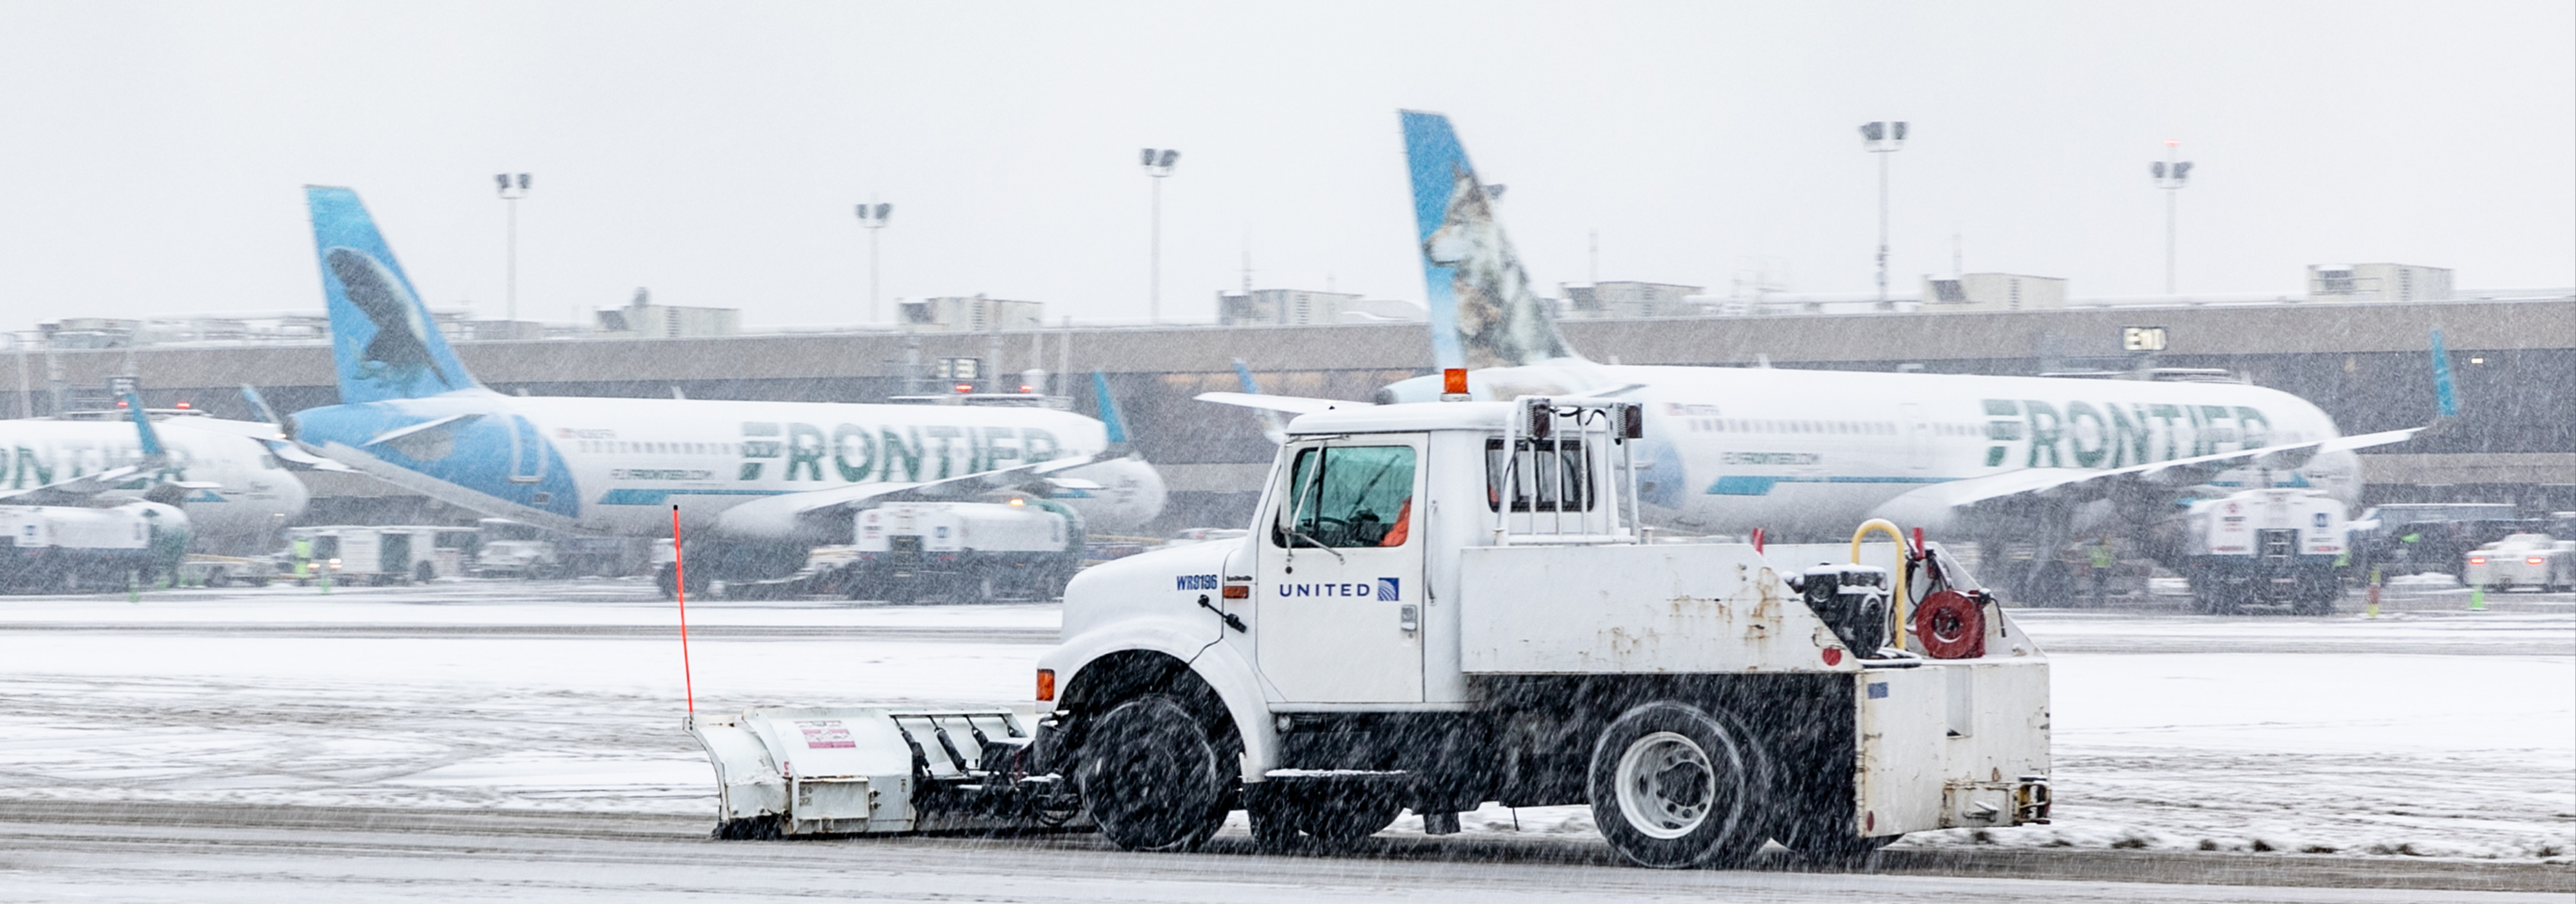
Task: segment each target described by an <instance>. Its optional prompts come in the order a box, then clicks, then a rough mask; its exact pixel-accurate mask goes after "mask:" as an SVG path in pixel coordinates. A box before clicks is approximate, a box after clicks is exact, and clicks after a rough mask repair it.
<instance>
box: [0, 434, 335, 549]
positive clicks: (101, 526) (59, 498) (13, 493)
mask: <svg viewBox="0 0 2576 904" xmlns="http://www.w3.org/2000/svg"><path fill="white" fill-rule="evenodd" d="M121 404H122V405H123V406H124V407H125V409H126V420H127V421H128V423H125V424H110V423H103V422H93V423H87V424H81V426H84V427H98V428H108V429H113V430H116V431H117V432H120V433H124V434H126V435H127V436H128V437H131V438H132V439H133V440H134V443H133V445H132V446H130V447H128V448H127V449H124V450H120V452H119V453H118V454H115V457H114V458H113V459H99V460H93V461H90V462H86V464H97V465H100V467H99V468H98V469H97V470H94V471H90V472H88V473H86V474H79V475H67V474H63V473H60V472H59V471H53V470H51V469H50V468H48V469H47V470H45V471H37V470H36V468H37V466H36V465H34V464H32V463H30V464H29V465H28V470H29V471H32V472H35V473H37V474H39V475H40V480H39V482H38V483H37V485H35V486H13V487H10V488H8V489H6V490H0V537H5V538H6V540H5V541H4V542H0V588H5V589H8V590H34V591H56V592H65V593H69V592H75V591H79V590H82V589H84V588H90V587H105V586H125V585H126V584H127V582H129V581H133V580H136V579H137V578H141V579H144V580H149V579H150V578H151V576H152V575H153V574H154V573H156V572H166V571H168V570H171V569H174V568H176V567H178V564H179V560H180V558H181V557H182V556H183V555H184V554H185V553H186V551H187V547H188V534H189V521H188V513H187V512H185V511H183V510H181V509H180V508H179V507H178V506H177V505H174V504H173V503H175V502H177V501H179V500H180V499H181V498H183V497H185V496H187V495H188V494H189V493H192V492H201V491H204V490H207V489H210V488H211V487H212V486H213V485H212V484H207V483H202V482H189V481H183V480H173V479H168V478H169V474H168V473H167V472H168V470H169V468H170V466H171V451H170V449H168V448H165V447H164V446H163V445H162V444H161V438H160V436H159V435H158V433H157V431H155V430H153V429H152V418H151V415H150V414H149V413H148V412H145V411H144V410H143V401H142V400H141V399H139V398H136V397H134V396H133V395H132V394H131V393H128V394H127V395H126V397H125V400H124V401H123V402H122V403H121ZM10 423H12V424H13V425H23V424H33V423H47V422H40V421H14V422H10ZM54 423H63V422H54ZM50 432H51V433H54V434H56V435H61V434H62V432H61V431H50ZM79 433H80V435H81V438H85V439H86V438H95V436H94V435H93V434H94V431H80V432H79ZM22 435H24V434H22ZM12 451H13V452H19V451H23V450H12ZM27 461H29V458H28V457H27V456H25V455H23V454H13V455H12V464H13V467H12V468H11V470H12V472H13V474H14V473H15V472H17V470H18V469H17V468H16V467H14V465H15V463H17V462H27ZM110 461H122V462H124V463H123V464H114V465H112V466H111V465H110V464H109V462H110ZM55 478H60V479H55ZM290 482H291V481H290ZM129 490H140V491H141V492H142V494H143V496H144V497H145V498H140V499H133V498H128V499H125V500H124V501H122V502H119V501H116V500H117V496H115V495H112V494H117V493H121V492H125V491H129Z"/></svg>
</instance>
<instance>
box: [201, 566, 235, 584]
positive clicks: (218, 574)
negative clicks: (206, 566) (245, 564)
mask: <svg viewBox="0 0 2576 904" xmlns="http://www.w3.org/2000/svg"><path fill="white" fill-rule="evenodd" d="M232 584H233V577H232V575H228V574H225V573H223V572H222V571H221V570H217V571H211V572H207V573H206V586H207V587H230V586H232Z"/></svg>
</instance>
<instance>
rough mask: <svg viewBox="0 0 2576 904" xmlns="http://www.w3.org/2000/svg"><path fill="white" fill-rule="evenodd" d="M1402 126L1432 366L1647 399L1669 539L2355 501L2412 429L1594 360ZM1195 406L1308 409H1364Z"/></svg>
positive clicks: (1247, 397)
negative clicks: (2243, 490) (2310, 497)
mask: <svg viewBox="0 0 2576 904" xmlns="http://www.w3.org/2000/svg"><path fill="white" fill-rule="evenodd" d="M1402 117H1403V124H1404V139H1405V149H1406V153H1407V156H1408V158H1409V162H1410V164H1411V171H1412V182H1413V206H1414V213H1415V217H1416V223H1417V226H1418V229H1419V231H1418V238H1419V242H1420V244H1419V247H1418V251H1419V253H1420V254H1421V255H1422V265H1423V274H1424V277H1425V279H1426V280H1427V281H1428V283H1429V297H1430V311H1431V337H1432V349H1433V357H1434V359H1435V360H1436V361H1437V362H1438V364H1439V366H1440V367H1442V368H1444V369H1445V368H1466V369H1467V388H1468V391H1469V394H1470V395H1472V396H1473V397H1474V398H1477V399H1511V398H1516V397H1520V396H1548V397H1608V398H1619V399H1628V400H1633V401H1636V402H1638V403H1640V404H1641V405H1642V406H1643V408H1644V410H1645V415H1646V418H1647V429H1646V437H1647V439H1646V441H1645V446H1644V447H1643V448H1642V449H1641V450H1640V453H1639V455H1640V459H1641V466H1640V474H1639V476H1638V497H1639V500H1640V501H1641V502H1642V503H1643V504H1644V505H1645V506H1646V507H1647V512H1648V514H1649V516H1650V518H1651V519H1652V520H1654V521H1658V522H1660V523H1662V524H1665V525H1669V526H1673V527H1678V528H1682V529H1688V530H1697V531H1704V532H1712V533H1745V532H1749V531H1751V530H1754V529H1757V528H1763V529H1768V530H1769V531H1771V532H1772V533H1774V534H1775V535H1784V534H1785V535H1792V536H1795V535H1804V536H1807V537H1823V536H1825V535H1826V534H1828V533H1831V532H1835V531H1840V530H1847V529H1849V527H1850V525H1852V524H1855V523H1858V522H1859V521H1860V520H1861V519H1864V518H1870V517H1884V518H1889V519H1892V520H1894V521H1896V522H1897V523H1899V524H1905V525H1909V526H1913V525H1920V526H1923V527H1926V528H1928V529H1931V530H1933V531H1936V532H1950V533H1952V534H1953V535H1954V536H1956V535H1960V534H1963V533H1964V534H1967V535H1970V536H1978V537H1984V538H1989V539H2005V538H2015V537H2018V538H2026V539H2044V538H2045V537H2047V536H2050V535H2054V536H2060V537H2063V536H2067V535H2069V534H2070V533H2071V532H2074V531H2081V530H2088V529H2092V528H2094V527H2096V526H2099V525H2103V524H2106V523H2114V522H2125V523H2129V524H2138V523H2144V522H2146V521H2150V520H2158V519H2161V518H2162V517H2163V516H2164V515H2166V514H2169V513H2170V511H2171V510H2172V507H2173V502H2174V500H2175V499H2176V498H2178V497H2180V496H2182V495H2188V494H2189V493H2190V491H2191V488H2192V487H2195V486H2200V485H2204V484H2220V485H2224V484H2229V483H2242V482H2247V481H2263V480H2267V479H2268V480H2271V481H2272V482H2274V483H2275V484H2276V485H2292V486H2309V487H2314V488H2317V489H2320V490H2322V491H2324V492H2327V493H2330V494H2332V495H2333V496H2334V497H2335V498H2337V499H2340V500H2343V501H2344V502H2345V503H2347V504H2350V503H2352V502H2355V501H2357V500H2358V498H2359V495H2360V490H2361V479H2360V470H2359V461H2358V458H2357V457H2356V456H2355V455H2354V454H2353V452H2352V450H2354V449H2358V448H2363V447H2368V446H2376V445H2382V444H2386V443H2394V442H2399V441H2402V440H2405V439H2407V438H2409V437H2411V436H2413V435H2414V433H2415V432H2416V430H2414V429H2409V430H2397V431H2390V432H2386V433H2374V434H2367V435H2361V436H2342V435H2340V434H2339V433H2338V431H2337V430H2336V428H2335V425H2334V421H2333V419H2331V418H2330V417H2328V416H2327V415H2326V413H2325V412H2324V411H2322V410H2319V409H2318V408H2317V407H2316V406H2315V405H2313V404H2310V403H2309V402H2307V401H2306V400H2304V399H2301V398H2299V397H2297V396H2293V395H2290V394H2289V393H2285V392H2281V391H2278V390H2273V389H2266V388H2263V387H2259V386H2251V385H2245V384H2241V383H2232V382H2160V381H2143V380H2117V379H2075V378H2043V377H2003V376H1972V375H1947V374H1919V373H1864V372H1849V371H1822V370H1774V369H1770V368H1768V367H1761V368H1744V367H1702V366H1639V365H1627V366H1622V365H1617V364H1601V363H1596V362H1594V361H1592V360H1589V359H1587V358H1585V357H1583V356H1582V355H1580V354H1578V353H1576V352H1575V351H1574V349H1573V347H1572V345H1570V344H1569V343H1567V342H1566V340H1565V338H1564V337H1563V336H1562V335H1561V334H1559V333H1558V331H1557V329H1556V325H1555V323H1554V322H1553V315H1552V313H1551V312H1550V311H1549V309H1548V307H1547V305H1546V303H1545V302H1543V301H1542V300H1541V299H1540V298H1539V297H1538V296H1537V294H1536V293H1534V292H1532V291H1531V290H1530V284H1529V277H1528V275H1527V274H1526V273H1525V272H1524V271H1523V269H1522V267H1521V263H1520V259H1519V258H1518V256H1517V255H1515V254H1514V253H1513V251H1512V246H1511V243H1510V242H1509V241H1508V240H1507V239H1506V238H1505V237H1504V235H1503V230H1502V227H1501V225H1500V224H1499V223H1498V222H1497V220H1496V219H1495V216H1494V203H1493V201H1494V199H1493V194H1494V193H1493V192H1490V191H1488V190H1487V188H1486V187H1485V186H1484V185H1483V184H1482V183H1481V182H1479V181H1478V180H1477V177H1476V173H1475V170H1474V168H1473V167H1472V166H1470V165H1469V163H1468V160H1467V154H1466V151H1465V149H1464V148H1462V147H1461V146H1460V145H1459V143H1458V140H1457V137H1456V135H1455V133H1454V132H1453V131H1452V130H1451V128H1450V125H1449V121H1448V118H1447V117H1445V116H1442V115H1439V114H1435V113H1418V112H1410V111H1408V112H1405V113H1403V114H1402ZM1894 324H1895V321H1893V320H1891V321H1890V325H1891V326H1893V325H1894ZM2436 341H2437V343H2438V337H2436ZM2437 360H2438V353H2437ZM2440 373H2447V371H2440ZM2441 388H2442V390H2443V398H2444V400H2445V404H2446V405H2447V404H2448V399H2449V393H2448V386H2447V383H2445V384H2444V385H2443V386H2442V387H2441ZM1442 392H1443V386H1442V377H1440V376H1429V377H1417V378H1414V379H1410V380H1405V381H1401V382H1397V383H1394V384H1391V385H1389V386H1387V387H1386V388H1384V389H1383V390H1381V391H1380V392H1379V393H1378V397H1377V401H1378V402H1381V403H1385V402H1396V401H1406V402H1411V401H1430V400H1433V399H1437V398H1439V397H1440V396H1441V395H1442ZM1199 398H1202V399H1206V400H1209V401H1218V402H1225V403H1228V404H1236V405H1244V406H1248V407H1256V408H1269V409H1273V410H1281V411H1301V412H1302V411H1314V410H1322V409H1324V408H1327V407H1336V406H1348V405H1352V404H1359V403H1353V402H1343V401H1334V400H1323V399H1288V398H1282V397H1279V396H1268V395H1258V394H1254V393H1250V392H1246V393H1208V394H1205V395H1202V396H1200V397H1199ZM2418 429H2420V428H2418Z"/></svg>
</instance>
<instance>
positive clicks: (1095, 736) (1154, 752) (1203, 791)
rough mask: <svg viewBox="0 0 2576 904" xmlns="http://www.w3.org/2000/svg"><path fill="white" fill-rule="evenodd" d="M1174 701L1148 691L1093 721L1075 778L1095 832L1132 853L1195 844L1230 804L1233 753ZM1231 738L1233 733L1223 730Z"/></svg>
mask: <svg viewBox="0 0 2576 904" xmlns="http://www.w3.org/2000/svg"><path fill="white" fill-rule="evenodd" d="M1218 734H1219V732H1216V731H1212V730H1211V729H1210V726H1209V725H1208V724H1207V723H1205V722H1204V721H1202V720H1201V719H1200V717H1199V715H1198V714H1197V713H1194V712H1192V711H1191V710H1190V707H1189V706H1188V705H1186V704H1184V703H1182V702H1181V701H1180V700H1179V699H1177V698H1174V697H1171V696H1168V695H1164V694H1148V695H1145V696H1141V697H1137V698H1135V699H1133V700H1129V701H1127V702H1125V703H1121V704H1118V706H1117V707H1115V708H1113V709H1111V710H1110V711H1109V712H1108V713H1107V714H1106V715H1103V716H1101V717H1100V721H1098V722H1096V723H1093V724H1092V726H1091V728H1090V731H1089V735H1090V737H1089V739H1088V740H1086V741H1084V742H1083V745H1082V754H1081V756H1082V760H1081V762H1080V764H1078V765H1076V766H1075V767H1074V780H1075V782H1076V784H1077V785H1078V787H1080V788H1081V790H1082V802H1083V805H1084V806H1085V807H1088V808H1089V809H1090V811H1091V819H1092V821H1093V822H1095V823H1098V824H1099V826H1100V833H1101V834H1102V835H1105V836H1108V838H1109V840H1110V841H1111V842H1112V843H1115V844H1117V845H1118V846H1119V847H1121V848H1125V849H1127V850H1131V851H1177V850H1188V849H1191V848H1195V847H1197V846H1199V844H1200V843H1201V842H1204V841H1206V840H1207V839H1208V836H1210V835H1214V834H1216V830H1217V829H1218V827H1220V826H1223V825H1224V824H1225V815H1226V813H1227V812H1228V811H1230V810H1232V809H1233V806H1232V804H1233V801H1234V778H1235V777H1234V775H1233V774H1231V769H1232V768H1233V767H1234V766H1235V761H1236V758H1237V755H1238V754H1237V752H1236V751H1234V750H1229V749H1222V748H1224V747H1227V746H1231V745H1226V744H1223V743H1222V742H1221V741H1220V739H1219V738H1218V737H1217V735H1218ZM1226 734H1228V735H1229V736H1230V733H1226Z"/></svg>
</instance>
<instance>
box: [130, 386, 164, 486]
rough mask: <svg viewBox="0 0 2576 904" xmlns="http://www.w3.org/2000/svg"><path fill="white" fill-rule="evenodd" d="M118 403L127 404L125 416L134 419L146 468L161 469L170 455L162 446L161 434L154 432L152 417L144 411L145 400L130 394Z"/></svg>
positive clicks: (135, 430)
mask: <svg viewBox="0 0 2576 904" xmlns="http://www.w3.org/2000/svg"><path fill="white" fill-rule="evenodd" d="M118 401H121V402H124V403H125V416H126V417H129V418H133V419H134V432H135V434H136V436H137V438H138V439H140V440H141V443H142V446H143V461H144V464H145V466H146V467H155V468H157V467H160V466H161V462H162V461H163V460H164V459H166V458H168V457H169V454H170V453H169V452H168V450H167V449H165V448H163V447H162V445H161V434H159V433H157V432H154V431H153V429H152V415H151V414H150V413H148V412H146V411H144V410H143V399H142V398H141V397H139V396H136V395H135V394H134V393H132V392H128V393H125V394H124V396H123V397H121V398H119V399H118Z"/></svg>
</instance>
